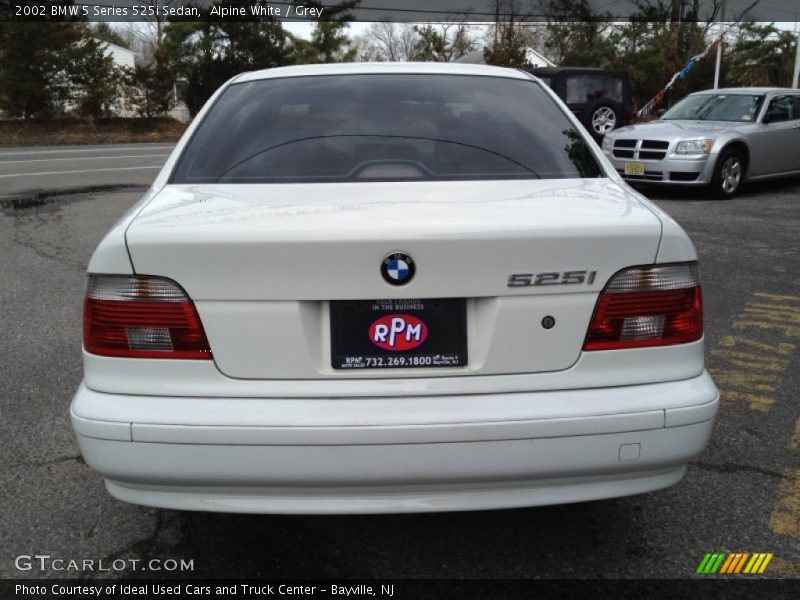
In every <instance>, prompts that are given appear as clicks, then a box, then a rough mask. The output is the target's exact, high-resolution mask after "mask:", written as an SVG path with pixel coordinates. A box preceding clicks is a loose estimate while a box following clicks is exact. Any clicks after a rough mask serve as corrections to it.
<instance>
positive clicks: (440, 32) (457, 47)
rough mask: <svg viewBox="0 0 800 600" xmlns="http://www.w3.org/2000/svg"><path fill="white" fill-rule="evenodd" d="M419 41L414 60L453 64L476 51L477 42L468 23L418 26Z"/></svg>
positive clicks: (415, 47)
mask: <svg viewBox="0 0 800 600" xmlns="http://www.w3.org/2000/svg"><path fill="white" fill-rule="evenodd" d="M414 31H415V32H416V33H417V41H416V42H415V44H414V51H413V55H412V59H413V60H422V61H437V62H452V61H454V60H457V59H459V58H461V57H462V56H464V55H465V54H468V53H469V52H471V51H472V50H474V49H475V40H474V38H473V36H472V32H471V30H470V27H469V26H468V25H467V24H466V23H456V22H453V23H440V24H439V25H438V27H434V26H433V25H431V24H428V25H423V26H416V27H415V28H414Z"/></svg>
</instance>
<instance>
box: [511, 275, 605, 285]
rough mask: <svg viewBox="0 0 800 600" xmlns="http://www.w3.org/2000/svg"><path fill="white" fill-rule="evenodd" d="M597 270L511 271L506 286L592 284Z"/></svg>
mask: <svg viewBox="0 0 800 600" xmlns="http://www.w3.org/2000/svg"><path fill="white" fill-rule="evenodd" d="M596 276H597V271H564V272H563V273H560V272H558V271H548V272H545V273H512V274H511V275H509V276H508V284H507V285H508V287H527V286H533V285H570V284H572V285H574V284H581V283H585V284H586V285H592V284H593V283H594V278H595V277H596Z"/></svg>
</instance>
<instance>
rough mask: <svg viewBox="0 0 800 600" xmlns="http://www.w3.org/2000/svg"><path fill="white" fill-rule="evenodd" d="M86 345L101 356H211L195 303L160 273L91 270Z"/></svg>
mask: <svg viewBox="0 0 800 600" xmlns="http://www.w3.org/2000/svg"><path fill="white" fill-rule="evenodd" d="M83 345H84V347H85V348H86V351H87V352H91V353H92V354H99V355H101V356H123V357H129V358H193V359H210V358H211V349H210V348H209V346H208V340H207V339H206V334H205V332H204V331H203V325H202V323H201V322H200V317H198V315H197V310H196V309H195V307H194V304H192V301H191V300H190V299H189V297H188V296H187V295H186V293H185V292H184V291H183V290H182V289H181V287H180V286H179V285H178V284H176V283H175V282H174V281H171V280H169V279H163V278H160V277H138V276H118V275H89V280H88V286H87V289H86V299H85V301H84V305H83Z"/></svg>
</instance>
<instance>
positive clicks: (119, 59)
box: [97, 40, 136, 69]
mask: <svg viewBox="0 0 800 600" xmlns="http://www.w3.org/2000/svg"><path fill="white" fill-rule="evenodd" d="M97 41H98V42H101V43H103V44H105V48H104V50H105V55H106V56H110V57H111V58H112V59H113V60H114V66H115V67H117V68H122V67H128V68H131V69H132V68H133V67H134V66H136V52H134V51H133V50H129V49H128V48H123V47H122V46H117V45H116V44H112V43H111V42H103V41H102V40H97Z"/></svg>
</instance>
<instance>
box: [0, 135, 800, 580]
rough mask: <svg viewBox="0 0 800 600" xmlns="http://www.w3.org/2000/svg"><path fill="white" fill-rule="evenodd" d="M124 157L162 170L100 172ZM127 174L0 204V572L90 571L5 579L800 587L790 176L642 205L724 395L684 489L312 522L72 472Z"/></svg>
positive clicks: (799, 340)
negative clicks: (92, 563)
mask: <svg viewBox="0 0 800 600" xmlns="http://www.w3.org/2000/svg"><path fill="white" fill-rule="evenodd" d="M87 150H88V149H87ZM157 150H158V149H151V150H147V151H146V152H147V153H152V154H158V153H159V151H157ZM108 151H109V152H116V153H117V155H127V154H130V152H129V151H128V150H127V149H116V148H115V149H113V150H112V149H108ZM6 154H7V152H6ZM54 156H56V155H54ZM58 156H59V157H63V156H62V155H60V154H59V155H58ZM3 158H4V159H6V158H7V156H4V157H3ZM92 160H97V159H96V158H95V159H81V161H76V162H77V166H79V167H81V169H82V170H90V169H89V168H88V167H91V166H92V164H91V161H92ZM128 160H140V161H141V163H142V164H145V163H148V162H149V161H152V162H150V163H149V164H153V165H156V164H157V163H158V162H159V161H160V160H162V158H160V157H157V156H152V157H148V158H147V159H144V158H137V159H122V158H120V160H119V162H118V163H115V164H117V165H118V166H121V165H123V164H127V163H126V162H124V161H128ZM22 164H27V163H22ZM98 164H99V163H98ZM73 166H76V165H73ZM26 168H29V169H30V171H31V172H49V171H54V170H56V168H55V167H52V166H43V167H26ZM58 168H61V167H60V166H59V167H58ZM5 172H7V171H5ZM101 173H105V172H101ZM147 173H148V174H149V176H150V177H152V175H153V171H152V170H151V171H147ZM96 175H97V174H96ZM98 176H100V177H103V178H105V177H106V175H102V174H99V175H98ZM138 176H140V177H142V179H141V180H139V181H140V182H141V186H142V187H141V188H139V189H130V190H129V189H125V190H117V191H105V192H97V191H95V192H91V193H82V194H81V193H79V194H74V193H73V194H70V193H60V194H54V195H48V196H47V197H46V198H45V199H43V200H40V201H37V202H24V201H21V202H15V203H10V202H5V203H3V202H2V201H0V256H2V260H0V337H1V338H2V339H1V340H0V414H1V415H2V416H3V418H2V420H0V463H1V464H2V468H0V504H2V506H3V510H2V511H0V532H2V536H0V577H15V576H26V577H41V576H47V577H53V576H70V577H75V576H80V575H83V576H87V575H91V574H90V573H84V574H81V573H75V572H52V571H47V572H44V573H41V572H39V571H38V570H33V571H26V572H19V571H17V570H15V568H14V562H13V559H14V557H15V556H17V555H19V554H35V553H47V554H50V555H52V556H54V557H61V558H67V559H69V558H93V559H100V558H105V559H107V560H109V561H110V560H111V559H114V558H139V559H149V558H162V559H164V558H184V559H191V560H194V566H195V570H194V572H193V573H191V575H193V576H201V577H203V576H208V577H222V576H231V577H237V576H239V577H330V578H342V577H376V578H389V577H396V578H405V577H424V578H429V577H444V578H485V577H501V578H529V577H574V576H579V577H639V578H660V577H693V576H695V575H694V571H695V569H696V568H697V565H698V563H699V562H700V560H701V559H702V558H703V555H704V554H705V553H706V552H710V551H725V552H734V551H747V552H771V553H774V555H775V558H774V559H773V561H772V563H771V565H770V567H769V569H768V570H767V572H766V573H765V575H764V576H765V577H769V576H771V577H800V409H799V408H798V397H797V393H798V390H800V353H798V350H797V349H798V346H800V278H798V274H799V273H800V181H798V180H793V181H788V182H781V183H773V184H769V185H760V186H751V187H749V188H748V189H747V190H746V191H745V193H744V194H743V195H742V196H741V197H739V198H736V199H734V200H731V201H709V200H706V199H703V198H702V197H701V196H698V195H690V194H687V193H685V192H675V193H662V192H658V193H653V192H651V191H648V193H651V194H653V197H654V198H655V200H656V202H657V203H658V204H659V205H660V206H662V207H663V208H664V209H666V210H667V211H668V212H670V213H671V214H672V215H673V216H675V218H676V219H677V220H678V221H679V222H680V223H681V224H682V225H683V226H684V227H685V228H686V229H687V230H688V231H689V233H690V235H691V236H692V238H693V240H694V241H695V243H696V246H697V249H698V252H699V254H700V259H701V263H702V270H703V282H704V296H705V302H706V313H705V314H706V332H707V337H706V341H707V346H706V347H707V358H708V366H709V368H710V369H711V371H712V373H713V374H714V376H715V378H716V379H717V382H718V383H719V386H720V388H721V390H722V397H723V401H722V408H721V412H720V415H719V419H718V421H717V424H716V426H715V429H714V433H713V438H712V441H711V444H710V446H709V447H708V448H707V450H706V451H705V452H704V453H703V454H702V456H700V457H699V458H698V459H697V460H695V461H693V462H692V463H691V464H690V466H689V469H688V473H687V475H686V478H685V479H684V480H683V481H682V482H681V483H679V484H678V485H676V486H674V487H672V488H669V489H667V490H663V491H660V492H657V493H652V494H644V495H640V496H634V497H630V498H623V499H617V500H608V501H602V502H592V503H583V504H575V505H568V506H554V507H544V508H532V509H520V510H506V511H487V512H474V513H452V514H429V515H425V514H422V515H384V516H375V515H373V516H346V517H341V516H324V517H309V516H249V515H224V514H207V513H189V512H175V511H165V510H154V509H148V508H141V507H137V506H133V505H128V504H124V503H121V502H118V501H115V500H113V499H112V498H111V497H110V496H109V495H108V494H107V493H106V491H105V489H104V488H103V485H102V483H101V480H100V478H99V477H98V476H97V475H95V474H94V473H93V472H92V471H91V470H90V469H88V468H87V467H86V465H85V464H83V461H82V460H81V458H80V454H79V452H78V448H77V445H76V443H75V440H74V438H73V436H72V432H71V429H70V425H69V421H68V418H67V414H68V413H67V411H68V406H69V402H70V399H71V395H72V393H73V391H74V390H75V388H76V386H77V385H78V383H79V381H80V379H81V359H80V335H81V333H80V323H81V297H82V293H83V287H84V272H85V268H86V265H87V262H88V259H89V256H90V254H91V252H92V249H93V248H94V246H95V245H96V244H97V242H98V241H99V239H100V238H101V237H102V235H103V233H104V232H105V231H106V229H107V228H108V227H109V226H110V225H111V224H112V223H113V222H114V221H115V220H116V219H117V218H118V217H119V215H120V214H121V213H122V212H124V211H125V210H126V209H127V208H128V207H129V206H130V205H131V203H133V202H134V201H135V200H136V198H137V197H138V195H139V194H140V193H141V192H142V191H143V190H144V186H145V185H146V184H147V183H148V181H147V177H145V175H144V174H143V173H139V174H138ZM32 177H35V178H36V180H35V185H36V186H39V185H40V183H39V178H44V179H43V180H42V183H43V184H49V183H50V182H51V179H49V178H51V177H55V176H49V175H47V176H45V175H36V176H32ZM22 179H23V178H20V180H17V182H16V183H17V185H18V186H19V187H20V188H22V187H24V181H22ZM5 181H7V180H5ZM87 181H94V179H91V180H89V179H88V178H87ZM114 181H116V180H114ZM129 181H133V180H132V179H131V180H129ZM132 574H133V575H140V574H139V573H132ZM184 575H186V574H184Z"/></svg>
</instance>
